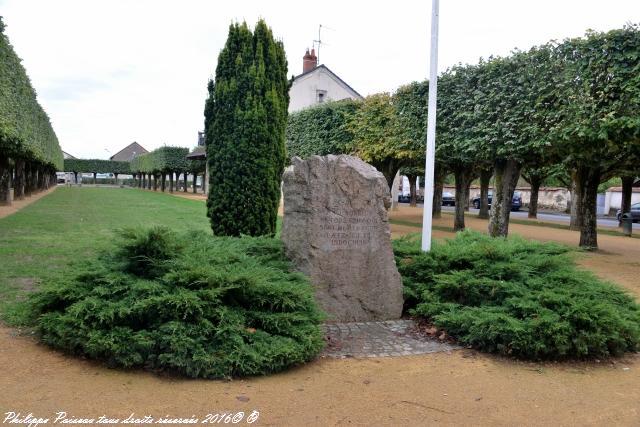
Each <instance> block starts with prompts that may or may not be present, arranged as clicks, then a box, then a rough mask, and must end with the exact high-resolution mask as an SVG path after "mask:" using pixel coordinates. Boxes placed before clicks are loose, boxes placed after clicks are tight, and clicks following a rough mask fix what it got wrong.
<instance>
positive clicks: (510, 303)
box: [394, 231, 640, 359]
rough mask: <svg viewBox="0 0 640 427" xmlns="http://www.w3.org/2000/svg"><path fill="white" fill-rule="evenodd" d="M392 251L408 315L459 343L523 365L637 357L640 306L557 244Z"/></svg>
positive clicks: (405, 242) (403, 243)
mask: <svg viewBox="0 0 640 427" xmlns="http://www.w3.org/2000/svg"><path fill="white" fill-rule="evenodd" d="M394 250H395V254H396V261H397V264H398V267H399V271H400V274H401V275H402V277H403V282H404V285H405V296H406V307H407V308H408V310H409V313H410V314H412V315H415V316H419V317H424V318H425V319H428V320H430V321H431V322H433V323H434V324H435V325H436V326H438V327H440V328H443V329H444V330H446V331H447V333H448V334H449V335H451V336H453V337H455V338H456V339H457V340H458V341H459V342H460V343H461V344H465V345H471V346H473V347H475V348H477V349H479V350H482V351H487V352H491V353H500V354H504V355H510V356H515V357H518V358H523V359H569V358H596V357H606V356H610V355H616V356H617V355H621V354H623V353H624V352H628V351H638V350H640V306H639V305H638V304H637V303H636V302H635V301H634V299H633V298H632V297H631V296H629V295H628V294H627V293H625V292H624V291H622V290H621V289H619V288H618V287H616V286H614V285H612V284H609V283H605V282H603V281H601V280H599V279H597V278H596V277H595V276H594V275H593V274H591V273H590V272H587V271H584V270H580V269H578V268H576V266H575V263H574V262H573V261H572V259H571V258H570V257H569V255H568V250H569V249H568V248H566V247H564V246H561V245H558V244H552V243H539V242H533V241H526V240H524V239H522V238H519V237H511V238H509V239H504V238H491V237H489V236H485V235H481V234H479V233H475V232H470V231H465V232H462V233H458V235H457V236H456V238H455V239H453V240H449V241H447V242H446V243H440V244H435V245H434V247H433V248H432V250H431V252H428V253H425V252H422V251H421V250H420V247H419V243H418V242H415V241H411V240H409V239H400V240H397V241H395V242H394Z"/></svg>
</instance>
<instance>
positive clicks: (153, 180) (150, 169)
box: [129, 147, 205, 193]
mask: <svg viewBox="0 0 640 427" xmlns="http://www.w3.org/2000/svg"><path fill="white" fill-rule="evenodd" d="M188 153H189V149H188V148H183V147H160V148H158V149H156V150H153V151H152V152H150V153H147V154H143V155H141V156H138V157H136V158H134V159H133V160H131V163H130V165H129V169H130V171H131V173H132V174H133V176H134V179H135V181H134V186H136V187H141V188H147V189H149V190H151V189H152V188H153V190H157V189H158V184H160V189H161V190H162V191H164V190H165V187H166V185H165V181H166V176H167V174H169V191H173V189H174V185H173V182H174V174H175V180H176V186H177V182H178V179H179V176H180V174H184V191H185V192H186V191H187V175H188V173H193V174H194V175H196V174H199V173H202V172H204V169H205V164H204V161H202V160H189V159H187V154H188ZM192 185H193V192H194V193H195V192H196V179H195V178H194V180H193V184H192Z"/></svg>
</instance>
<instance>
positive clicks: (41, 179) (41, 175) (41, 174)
mask: <svg viewBox="0 0 640 427" xmlns="http://www.w3.org/2000/svg"><path fill="white" fill-rule="evenodd" d="M45 181H46V171H45V169H44V167H43V166H39V167H38V189H39V190H44V189H45Z"/></svg>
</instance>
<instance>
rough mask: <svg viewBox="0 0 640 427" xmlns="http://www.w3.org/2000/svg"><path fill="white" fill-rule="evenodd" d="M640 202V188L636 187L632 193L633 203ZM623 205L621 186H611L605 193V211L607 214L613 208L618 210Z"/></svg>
mask: <svg viewBox="0 0 640 427" xmlns="http://www.w3.org/2000/svg"><path fill="white" fill-rule="evenodd" d="M634 203H640V188H637V187H636V188H634V189H633V192H632V193H631V204H632V205H633V204H634ZM621 207H622V190H621V189H620V188H610V189H609V190H608V191H607V192H606V193H605V199H604V211H605V214H607V213H609V212H610V211H611V210H618V209H620V208H621Z"/></svg>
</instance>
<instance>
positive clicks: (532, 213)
mask: <svg viewBox="0 0 640 427" xmlns="http://www.w3.org/2000/svg"><path fill="white" fill-rule="evenodd" d="M541 183H542V179H541V178H540V177H539V176H537V175H533V176H531V177H530V178H529V184H531V197H530V198H529V214H528V215H527V216H528V217H529V218H538V193H539V192H540V184H541Z"/></svg>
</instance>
